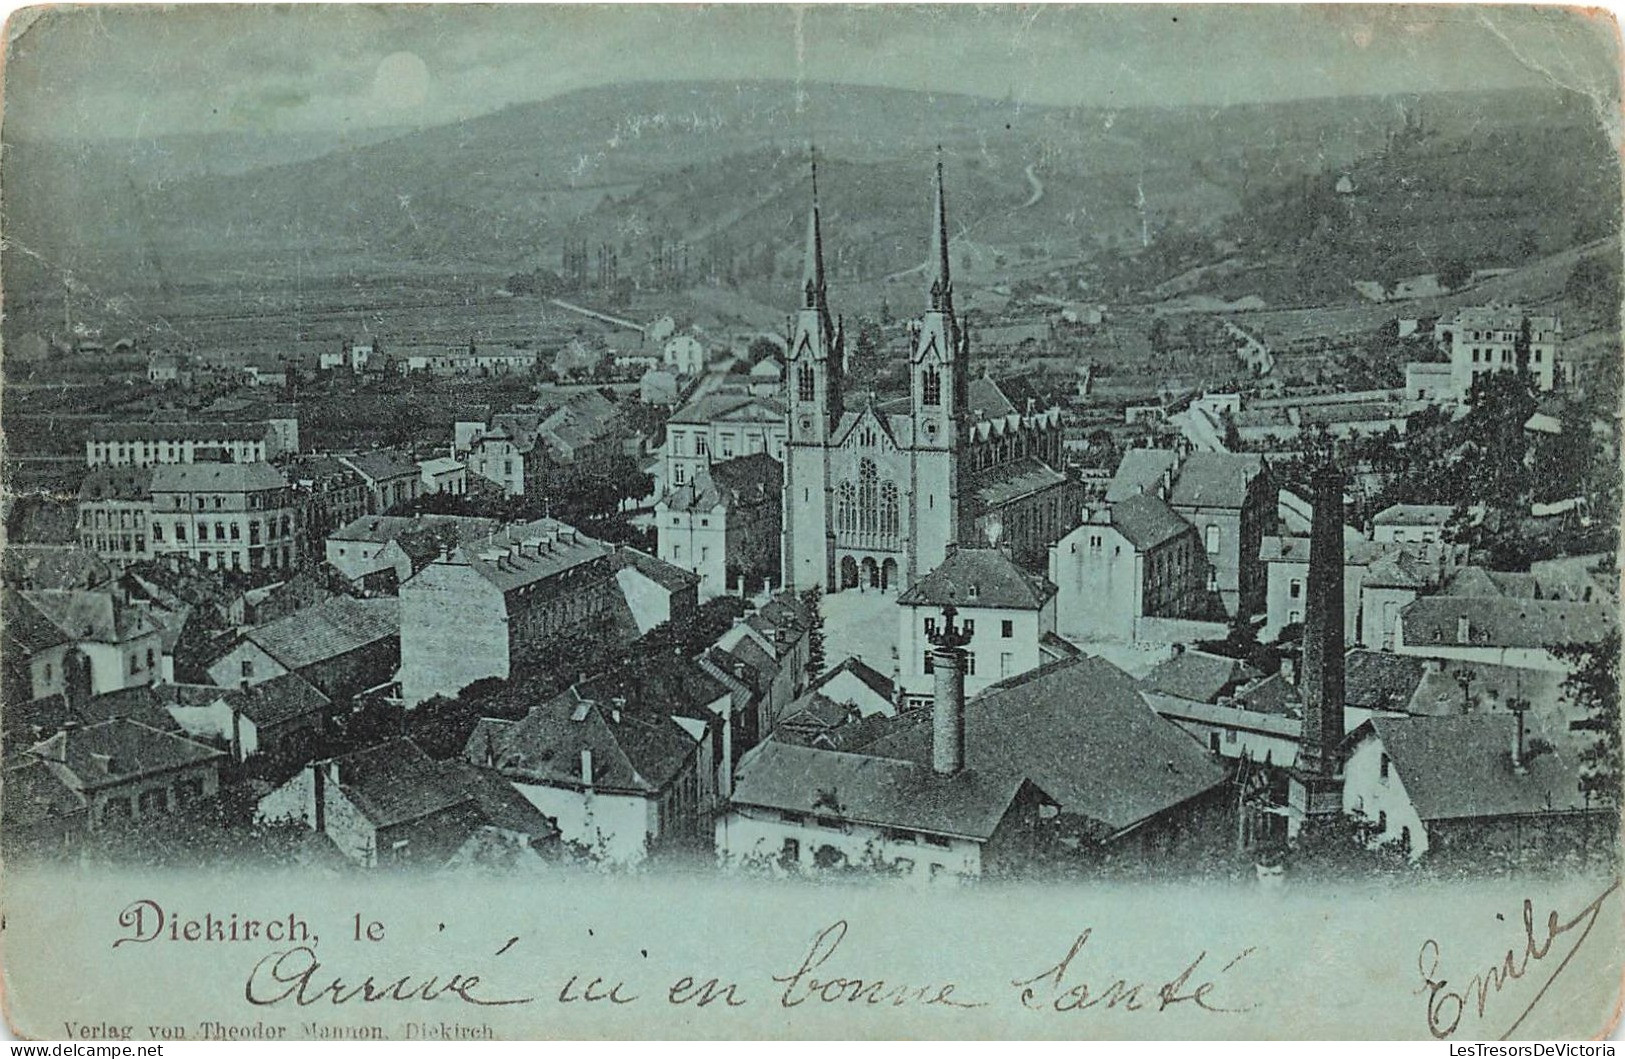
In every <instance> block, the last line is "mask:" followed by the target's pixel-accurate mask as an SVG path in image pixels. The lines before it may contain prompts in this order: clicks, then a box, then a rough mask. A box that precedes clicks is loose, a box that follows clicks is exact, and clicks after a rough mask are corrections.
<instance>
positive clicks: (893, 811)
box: [716, 739, 1052, 881]
mask: <svg viewBox="0 0 1625 1059" xmlns="http://www.w3.org/2000/svg"><path fill="white" fill-rule="evenodd" d="M1051 808H1052V806H1051V805H1050V803H1049V801H1048V799H1046V798H1045V797H1044V795H1043V793H1042V792H1041V791H1039V790H1038V789H1037V788H1036V787H1035V786H1034V785H1033V784H1032V783H1030V782H1028V781H1027V780H1025V779H1022V778H1020V777H1019V776H1016V775H1011V774H1007V773H994V774H983V773H980V772H975V771H962V772H959V773H957V774H955V775H949V776H945V775H942V774H939V773H938V772H936V771H935V770H934V769H933V768H932V767H931V766H930V765H929V764H922V763H919V762H916V761H907V760H900V759H897V758H888V757H879V756H875V755H872V754H867V753H843V752H841V751H835V750H824V749H820V748H817V747H811V746H798V745H795V744H793V743H788V742H783V741H780V740H777V739H770V740H768V741H767V742H765V743H763V744H762V745H761V746H758V747H757V748H756V749H755V750H752V751H751V752H750V754H748V755H747V756H746V759H745V760H744V761H742V762H741V763H740V772H739V783H738V786H737V788H736V789H735V791H734V797H733V799H732V801H731V802H730V803H729V806H728V812H727V814H726V815H725V816H723V817H722V818H721V820H720V821H719V822H718V824H717V838H716V843H717V853H718V856H719V858H720V859H721V861H722V863H723V865H724V866H725V867H729V868H734V869H739V868H767V869H770V870H775V869H776V870H777V871H780V872H808V873H814V872H820V871H829V870H832V869H840V868H845V867H856V868H867V869H871V870H878V871H882V872H886V873H890V874H893V875H896V876H899V877H902V878H906V879H915V880H920V881H939V880H942V881H946V880H968V879H975V878H979V877H981V876H982V875H984V874H988V873H991V872H993V871H995V870H996V869H997V868H998V867H999V864H1000V861H1001V859H1008V860H1013V861H1016V862H1017V863H1018V864H1019V862H1020V859H1021V857H1022V855H1023V854H1024V853H1026V851H1027V850H1026V843H1024V842H1023V841H1021V839H1022V838H1023V837H1025V834H1026V832H1029V831H1031V830H1034V829H1036V828H1037V827H1038V825H1039V820H1040V819H1041V817H1042V814H1043V813H1045V812H1046V811H1048V810H1050V809H1051Z"/></svg>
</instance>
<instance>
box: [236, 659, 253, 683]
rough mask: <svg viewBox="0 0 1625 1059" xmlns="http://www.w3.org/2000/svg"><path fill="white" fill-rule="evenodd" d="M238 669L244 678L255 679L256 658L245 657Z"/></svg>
mask: <svg viewBox="0 0 1625 1059" xmlns="http://www.w3.org/2000/svg"><path fill="white" fill-rule="evenodd" d="M238 671H239V672H240V673H241V674H242V676H243V679H244V680H253V679H254V660H253V659H252V658H245V659H243V660H242V662H241V663H240V664H239V666H238Z"/></svg>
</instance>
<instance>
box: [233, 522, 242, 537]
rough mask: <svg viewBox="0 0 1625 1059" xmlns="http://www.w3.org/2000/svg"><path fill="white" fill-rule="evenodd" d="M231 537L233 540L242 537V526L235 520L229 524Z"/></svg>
mask: <svg viewBox="0 0 1625 1059" xmlns="http://www.w3.org/2000/svg"><path fill="white" fill-rule="evenodd" d="M231 539H232V540H234V541H237V540H242V539H243V527H242V526H241V524H239V523H236V522H233V523H232V524H231Z"/></svg>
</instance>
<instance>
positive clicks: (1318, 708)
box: [1299, 468, 1344, 777]
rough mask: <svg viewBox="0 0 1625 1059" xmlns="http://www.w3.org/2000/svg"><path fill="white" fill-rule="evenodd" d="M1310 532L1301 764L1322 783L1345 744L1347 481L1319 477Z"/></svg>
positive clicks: (1336, 475)
mask: <svg viewBox="0 0 1625 1059" xmlns="http://www.w3.org/2000/svg"><path fill="white" fill-rule="evenodd" d="M1314 491H1315V501H1314V504H1315V508H1314V512H1315V513H1314V519H1313V522H1312V523H1311V524H1310V528H1309V585H1308V589H1309V600H1308V603H1307V605H1306V607H1305V615H1304V626H1303V674H1302V685H1301V690H1302V693H1303V751H1302V755H1301V757H1300V759H1299V764H1300V765H1301V766H1302V768H1303V769H1304V770H1305V771H1308V772H1314V773H1316V774H1317V775H1320V776H1324V777H1332V776H1335V775H1336V774H1337V772H1338V767H1337V764H1338V763H1337V749H1338V747H1339V745H1341V743H1342V742H1343V620H1344V619H1343V475H1342V474H1341V473H1340V472H1338V471H1336V470H1332V469H1330V468H1327V469H1323V470H1321V471H1319V472H1318V473H1317V474H1316V475H1315V486H1314Z"/></svg>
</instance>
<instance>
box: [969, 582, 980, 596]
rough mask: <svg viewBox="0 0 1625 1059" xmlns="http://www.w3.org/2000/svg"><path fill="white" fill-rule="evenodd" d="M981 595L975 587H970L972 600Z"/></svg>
mask: <svg viewBox="0 0 1625 1059" xmlns="http://www.w3.org/2000/svg"><path fill="white" fill-rule="evenodd" d="M980 594H981V593H980V592H979V591H978V589H977V587H976V586H975V585H972V586H970V598H972V599H975V598H976V597H977V596H978V595H980Z"/></svg>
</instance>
